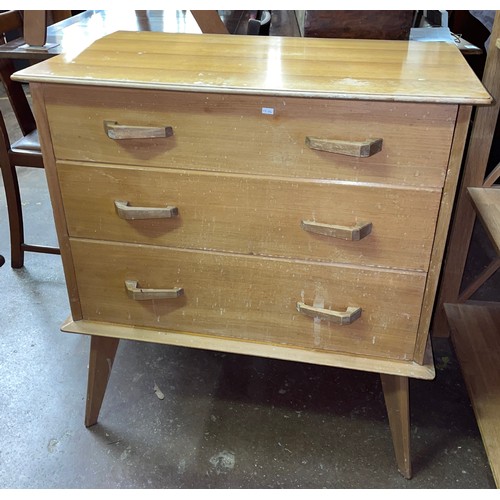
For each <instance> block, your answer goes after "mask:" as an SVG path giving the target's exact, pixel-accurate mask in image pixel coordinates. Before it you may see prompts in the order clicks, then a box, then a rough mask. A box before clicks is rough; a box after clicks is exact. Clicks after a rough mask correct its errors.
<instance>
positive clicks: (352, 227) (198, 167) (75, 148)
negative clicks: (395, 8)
mask: <svg viewBox="0 0 500 500" xmlns="http://www.w3.org/2000/svg"><path fill="white" fill-rule="evenodd" d="M15 78H16V79H20V80H27V81H29V82H30V83H31V88H32V92H33V97H34V103H35V112H36V115H37V121H38V125H39V133H40V136H41V140H42V147H43V153H44V157H45V162H46V172H47V177H48V182H49V188H50V191H51V197H52V202H53V207H54V213H55V217H56V225H57V228H58V235H59V239H60V245H61V253H62V257H63V263H64V269H65V274H66V280H67V284H68V292H69V297H70V301H71V312H72V317H71V318H70V319H69V320H68V322H67V324H65V325H64V327H63V329H64V330H65V331H69V332H75V333H85V334H90V335H92V347H91V359H90V367H89V386H88V399H87V415H86V424H87V425H92V424H93V423H95V422H96V421H97V416H98V413H99V409H100V406H101V403H102V399H103V397H104V392H105V388H106V381H107V375H108V373H109V370H110V367H111V364H112V360H113V359H114V355H115V351H116V346H117V343H118V339H120V338H127V339H134V340H144V341H153V342H161V343H166V344H175V345H184V346H191V347H198V348H206V349H215V350H222V351H229V352H236V353H243V354H251V355H261V356H268V357H275V358H281V359H290V360H296V361H303V362H311V363H319V364H325V365H330V366H340V367H345V368H353V369H361V370H368V371H373V372H377V373H380V374H381V375H382V381H383V387H384V395H385V398H386V403H387V407H388V413H389V420H390V424H391V430H392V433H393V439H394V444H395V450H396V458H397V461H398V466H399V468H400V470H401V471H402V473H403V474H404V475H405V476H407V477H409V476H410V474H411V471H410V460H409V445H408V441H409V418H408V377H419V378H428V379H430V378H433V376H434V368H433V364H432V356H431V353H430V345H429V342H428V329H429V322H430V316H431V312H432V307H433V303H434V297H435V291H436V287H437V282H438V277H439V271H440V266H441V260H442V255H443V251H444V245H445V241H446V234H447V228H448V224H449V219H450V214H451V208H452V204H453V197H454V193H455V188H456V184H457V179H458V175H459V169H460V162H461V156H462V152H463V147H464V143H465V137H466V134H467V128H468V120H469V115H470V108H471V105H472V104H486V103H488V102H489V99H490V98H489V96H488V94H487V93H486V92H485V91H484V89H483V88H482V87H481V85H480V84H479V82H478V81H477V80H476V78H475V77H474V75H473V74H472V72H471V70H470V69H469V68H468V67H467V66H466V64H465V62H464V61H463V60H462V58H461V56H460V54H459V53H458V51H457V50H456V49H455V48H454V47H450V46H447V45H446V44H418V43H407V42H374V41H372V42H367V41H357V40H344V41H343V40H313V39H280V38H256V37H237V36H231V37H229V36H218V35H166V34H158V33H126V32H120V33H116V34H114V35H111V36H109V37H106V38H104V39H102V40H100V41H98V42H96V43H95V44H93V45H92V46H91V47H89V48H88V49H87V50H85V51H84V52H83V53H81V54H79V55H78V56H76V57H74V58H72V59H69V58H68V59H67V58H65V56H60V57H58V58H55V59H51V60H49V61H46V62H44V63H41V64H39V65H37V66H34V67H31V68H28V69H26V70H23V71H21V72H19V73H18V74H17V75H16V76H15Z"/></svg>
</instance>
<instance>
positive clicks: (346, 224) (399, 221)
mask: <svg viewBox="0 0 500 500" xmlns="http://www.w3.org/2000/svg"><path fill="white" fill-rule="evenodd" d="M58 176H59V180H60V186H61V191H62V196H63V202H64V210H65V212H66V220H67V225H68V231H69V235H70V236H72V237H80V238H92V239H100V240H111V241H123V242H129V243H141V244H152V245H160V246H171V247H177V248H191V249H200V250H215V251H224V252H233V253H241V254H248V255H262V256H271V257H286V258H298V259H306V260H316V261H328V262H339V263H354V264H357V265H373V266H383V267H392V268H397V269H412V270H423V271H426V270H427V269H428V262H429V258H430V252H431V248H432V241H433V235H434V232H433V229H434V226H435V221H436V217H437V214H438V208H439V201H440V192H439V191H438V190H431V189H428V190H422V189H421V190H409V189H405V188H388V187H381V186H378V187H374V186H372V185H357V184H346V183H335V182H324V181H323V182H320V181H316V182H315V181H309V180H303V181H299V180H293V179H277V178H265V177H255V176H243V175H237V174H236V175H217V174H211V173H204V172H193V171H180V170H166V169H151V168H148V169H143V168H139V167H137V168H130V167H110V166H104V165H100V166H91V165H89V164H80V163H58ZM117 202H118V203H117ZM127 204H128V206H126V205H127ZM166 206H170V207H172V210H170V212H169V211H167V212H166V213H163V214H155V211H157V210H153V211H151V210H150V208H154V209H161V208H165V207H166ZM129 212H132V214H129ZM158 215H160V216H161V217H162V218H156V217H157V216H158ZM128 217H146V218H144V219H142V218H140V219H134V218H132V219H129V218H128ZM357 238H359V239H357Z"/></svg>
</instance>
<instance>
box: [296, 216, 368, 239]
mask: <svg viewBox="0 0 500 500" xmlns="http://www.w3.org/2000/svg"><path fill="white" fill-rule="evenodd" d="M300 225H301V227H302V229H304V231H309V232H310V233H315V234H322V235H324V236H331V237H332V238H339V239H341V240H350V241H359V240H362V239H363V238H364V237H365V236H368V235H369V234H370V233H371V232H372V223H371V222H361V223H359V224H356V225H355V226H336V225H333V224H322V223H321V222H315V221H312V220H303V221H302V222H301V223H300Z"/></svg>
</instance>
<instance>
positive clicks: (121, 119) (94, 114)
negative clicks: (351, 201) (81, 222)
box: [46, 86, 457, 187]
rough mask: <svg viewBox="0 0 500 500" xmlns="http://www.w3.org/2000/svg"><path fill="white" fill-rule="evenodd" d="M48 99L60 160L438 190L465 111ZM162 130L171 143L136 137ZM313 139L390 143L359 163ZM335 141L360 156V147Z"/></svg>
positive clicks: (65, 91) (67, 93) (243, 101)
mask: <svg viewBox="0 0 500 500" xmlns="http://www.w3.org/2000/svg"><path fill="white" fill-rule="evenodd" d="M46 103H47V104H46V106H47V113H48V117H49V122H50V128H51V135H52V137H53V138H54V151H55V155H56V157H57V159H70V160H84V161H95V162H105V163H119V164H126V165H143V166H155V167H161V168H163V167H168V168H182V169H200V170H210V171H216V172H234V173H243V174H261V175H276V176H286V177H299V178H318V179H339V180H347V181H355V182H358V181H363V182H378V183H380V182H382V183H389V184H401V185H409V186H432V187H441V186H442V185H443V180H444V176H445V172H446V166H447V163H448V157H449V153H450V145H451V139H452V134H453V130H454V120H455V117H456V112H457V107H456V106H454V105H433V104H412V103H391V102H389V103H387V102H362V101H352V100H351V101H332V100H326V99H303V98H286V99H284V98H278V97H273V96H270V97H262V96H245V95H243V96H241V95H220V94H200V93H189V92H181V93H177V92H157V91H153V90H149V91H146V90H141V91H139V90H130V89H104V88H96V87H89V88H88V89H87V91H85V89H83V90H82V89H81V88H78V89H72V88H71V87H65V88H60V87H58V86H48V87H47V94H46ZM105 122H106V123H107V124H108V126H110V125H109V124H112V127H113V128H112V129H111V130H110V131H109V130H108V133H109V135H111V136H112V137H122V136H123V137H128V138H126V139H116V138H110V137H109V136H108V133H106V131H105V126H104V124H105ZM114 124H117V125H114ZM123 126H125V127H132V129H127V128H126V129H125V130H123V129H122V128H121V127H123ZM116 127H118V128H116ZM136 127H156V128H158V129H161V130H156V129H155V130H143V129H137V128H136ZM162 130H163V132H164V133H165V134H164V135H167V137H160V138H159V137H153V138H130V137H132V136H137V135H139V136H142V135H148V134H149V135H157V134H158V133H160V134H161V133H162ZM165 131H166V132H165ZM307 137H309V138H310V141H309V144H311V145H313V144H316V146H315V147H317V145H318V144H322V146H320V147H323V148H326V149H328V148H330V147H331V143H329V142H327V143H326V146H325V145H324V144H325V143H324V141H325V140H326V141H331V140H333V141H348V142H354V143H362V142H365V141H373V140H376V139H382V150H381V151H379V152H375V153H374V154H373V155H372V156H369V157H352V156H348V155H344V154H338V153H337V152H326V151H322V150H318V149H312V148H311V147H309V146H308V145H306V138H307ZM322 141H323V142H322ZM329 144H330V146H329ZM335 144H336V143H335ZM335 144H334V146H333V149H334V150H337V149H336V148H337V147H338V148H340V150H342V151H343V152H350V154H352V151H351V150H352V147H351V146H352V145H351V146H349V144H347V145H346V144H344V143H341V145H340V146H339V145H338V144H337V146H335ZM342 144H343V145H342ZM344 146H345V147H344ZM376 149H377V148H375V150H376ZM355 154H356V153H355ZM363 154H365V153H363ZM366 154H370V153H366Z"/></svg>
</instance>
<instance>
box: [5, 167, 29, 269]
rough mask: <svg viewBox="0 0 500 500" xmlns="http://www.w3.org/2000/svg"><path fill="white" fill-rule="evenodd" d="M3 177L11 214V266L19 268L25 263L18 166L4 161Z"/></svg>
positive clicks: (9, 213)
mask: <svg viewBox="0 0 500 500" xmlns="http://www.w3.org/2000/svg"><path fill="white" fill-rule="evenodd" d="M2 177H3V183H4V187H5V197H6V199H7V212H8V215H9V228H10V254H11V266H12V267H13V268H16V269H17V268H20V267H23V265H24V250H23V244H24V227H23V212H22V205H21V194H20V192H19V183H18V181H17V173H16V167H15V166H12V165H5V164H3V163H2Z"/></svg>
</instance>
